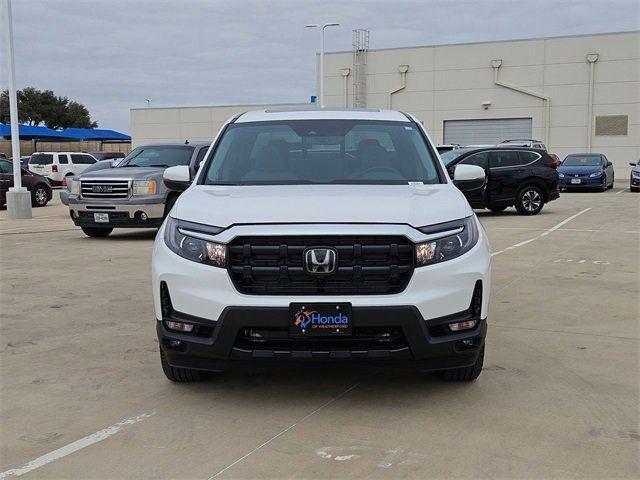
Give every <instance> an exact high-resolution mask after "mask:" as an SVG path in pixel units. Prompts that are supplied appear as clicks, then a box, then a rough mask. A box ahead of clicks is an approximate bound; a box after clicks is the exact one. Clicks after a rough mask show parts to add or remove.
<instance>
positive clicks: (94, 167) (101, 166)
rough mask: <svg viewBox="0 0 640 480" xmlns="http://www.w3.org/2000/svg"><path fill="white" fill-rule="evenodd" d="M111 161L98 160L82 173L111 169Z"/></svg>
mask: <svg viewBox="0 0 640 480" xmlns="http://www.w3.org/2000/svg"><path fill="white" fill-rule="evenodd" d="M111 167H112V163H111V160H100V161H98V162H96V163H94V164H93V165H89V166H88V167H87V168H85V169H84V171H83V172H82V173H88V172H95V171H96V170H104V169H105V168H111Z"/></svg>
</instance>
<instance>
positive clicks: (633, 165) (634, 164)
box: [629, 162, 640, 167]
mask: <svg viewBox="0 0 640 480" xmlns="http://www.w3.org/2000/svg"><path fill="white" fill-rule="evenodd" d="M639 163H640V162H639ZM629 165H631V166H632V167H635V166H636V165H637V163H633V162H629Z"/></svg>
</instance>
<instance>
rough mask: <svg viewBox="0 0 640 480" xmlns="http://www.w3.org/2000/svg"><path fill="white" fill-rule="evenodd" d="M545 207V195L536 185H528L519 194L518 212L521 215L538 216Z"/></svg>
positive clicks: (517, 201) (517, 200)
mask: <svg viewBox="0 0 640 480" xmlns="http://www.w3.org/2000/svg"><path fill="white" fill-rule="evenodd" d="M543 206H544V194H543V193H542V189H541V188H540V187H538V186H536V185H526V186H525V187H523V188H522V189H521V190H520V191H519V192H518V197H517V199H516V210H518V213H519V214H520V215H536V214H538V213H540V210H542V207H543Z"/></svg>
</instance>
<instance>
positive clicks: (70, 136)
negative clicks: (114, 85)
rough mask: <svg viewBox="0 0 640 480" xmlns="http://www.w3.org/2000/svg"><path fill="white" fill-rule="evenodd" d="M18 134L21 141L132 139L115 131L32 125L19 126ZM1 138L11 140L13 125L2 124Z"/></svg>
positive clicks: (0, 127) (0, 128)
mask: <svg viewBox="0 0 640 480" xmlns="http://www.w3.org/2000/svg"><path fill="white" fill-rule="evenodd" d="M18 133H19V135H20V139H21V140H50V141H56V140H60V141H69V140H71V141H74V140H75V141H81V140H99V141H120V142H130V141H131V137H130V136H129V135H125V134H124V133H120V132H116V131H114V130H104V129H98V128H67V129H65V130H53V129H51V128H47V127H32V126H31V125H19V126H18ZM0 137H3V138H6V139H9V138H11V125H8V124H4V123H0Z"/></svg>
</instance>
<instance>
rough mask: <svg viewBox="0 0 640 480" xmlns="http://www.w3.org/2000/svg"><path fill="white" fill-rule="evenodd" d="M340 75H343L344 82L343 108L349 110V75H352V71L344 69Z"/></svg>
mask: <svg viewBox="0 0 640 480" xmlns="http://www.w3.org/2000/svg"><path fill="white" fill-rule="evenodd" d="M340 74H341V75H342V80H344V86H343V93H342V96H343V98H344V101H343V102H342V106H343V107H344V108H349V101H348V97H349V75H350V74H351V69H350V68H343V69H342V70H340Z"/></svg>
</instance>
